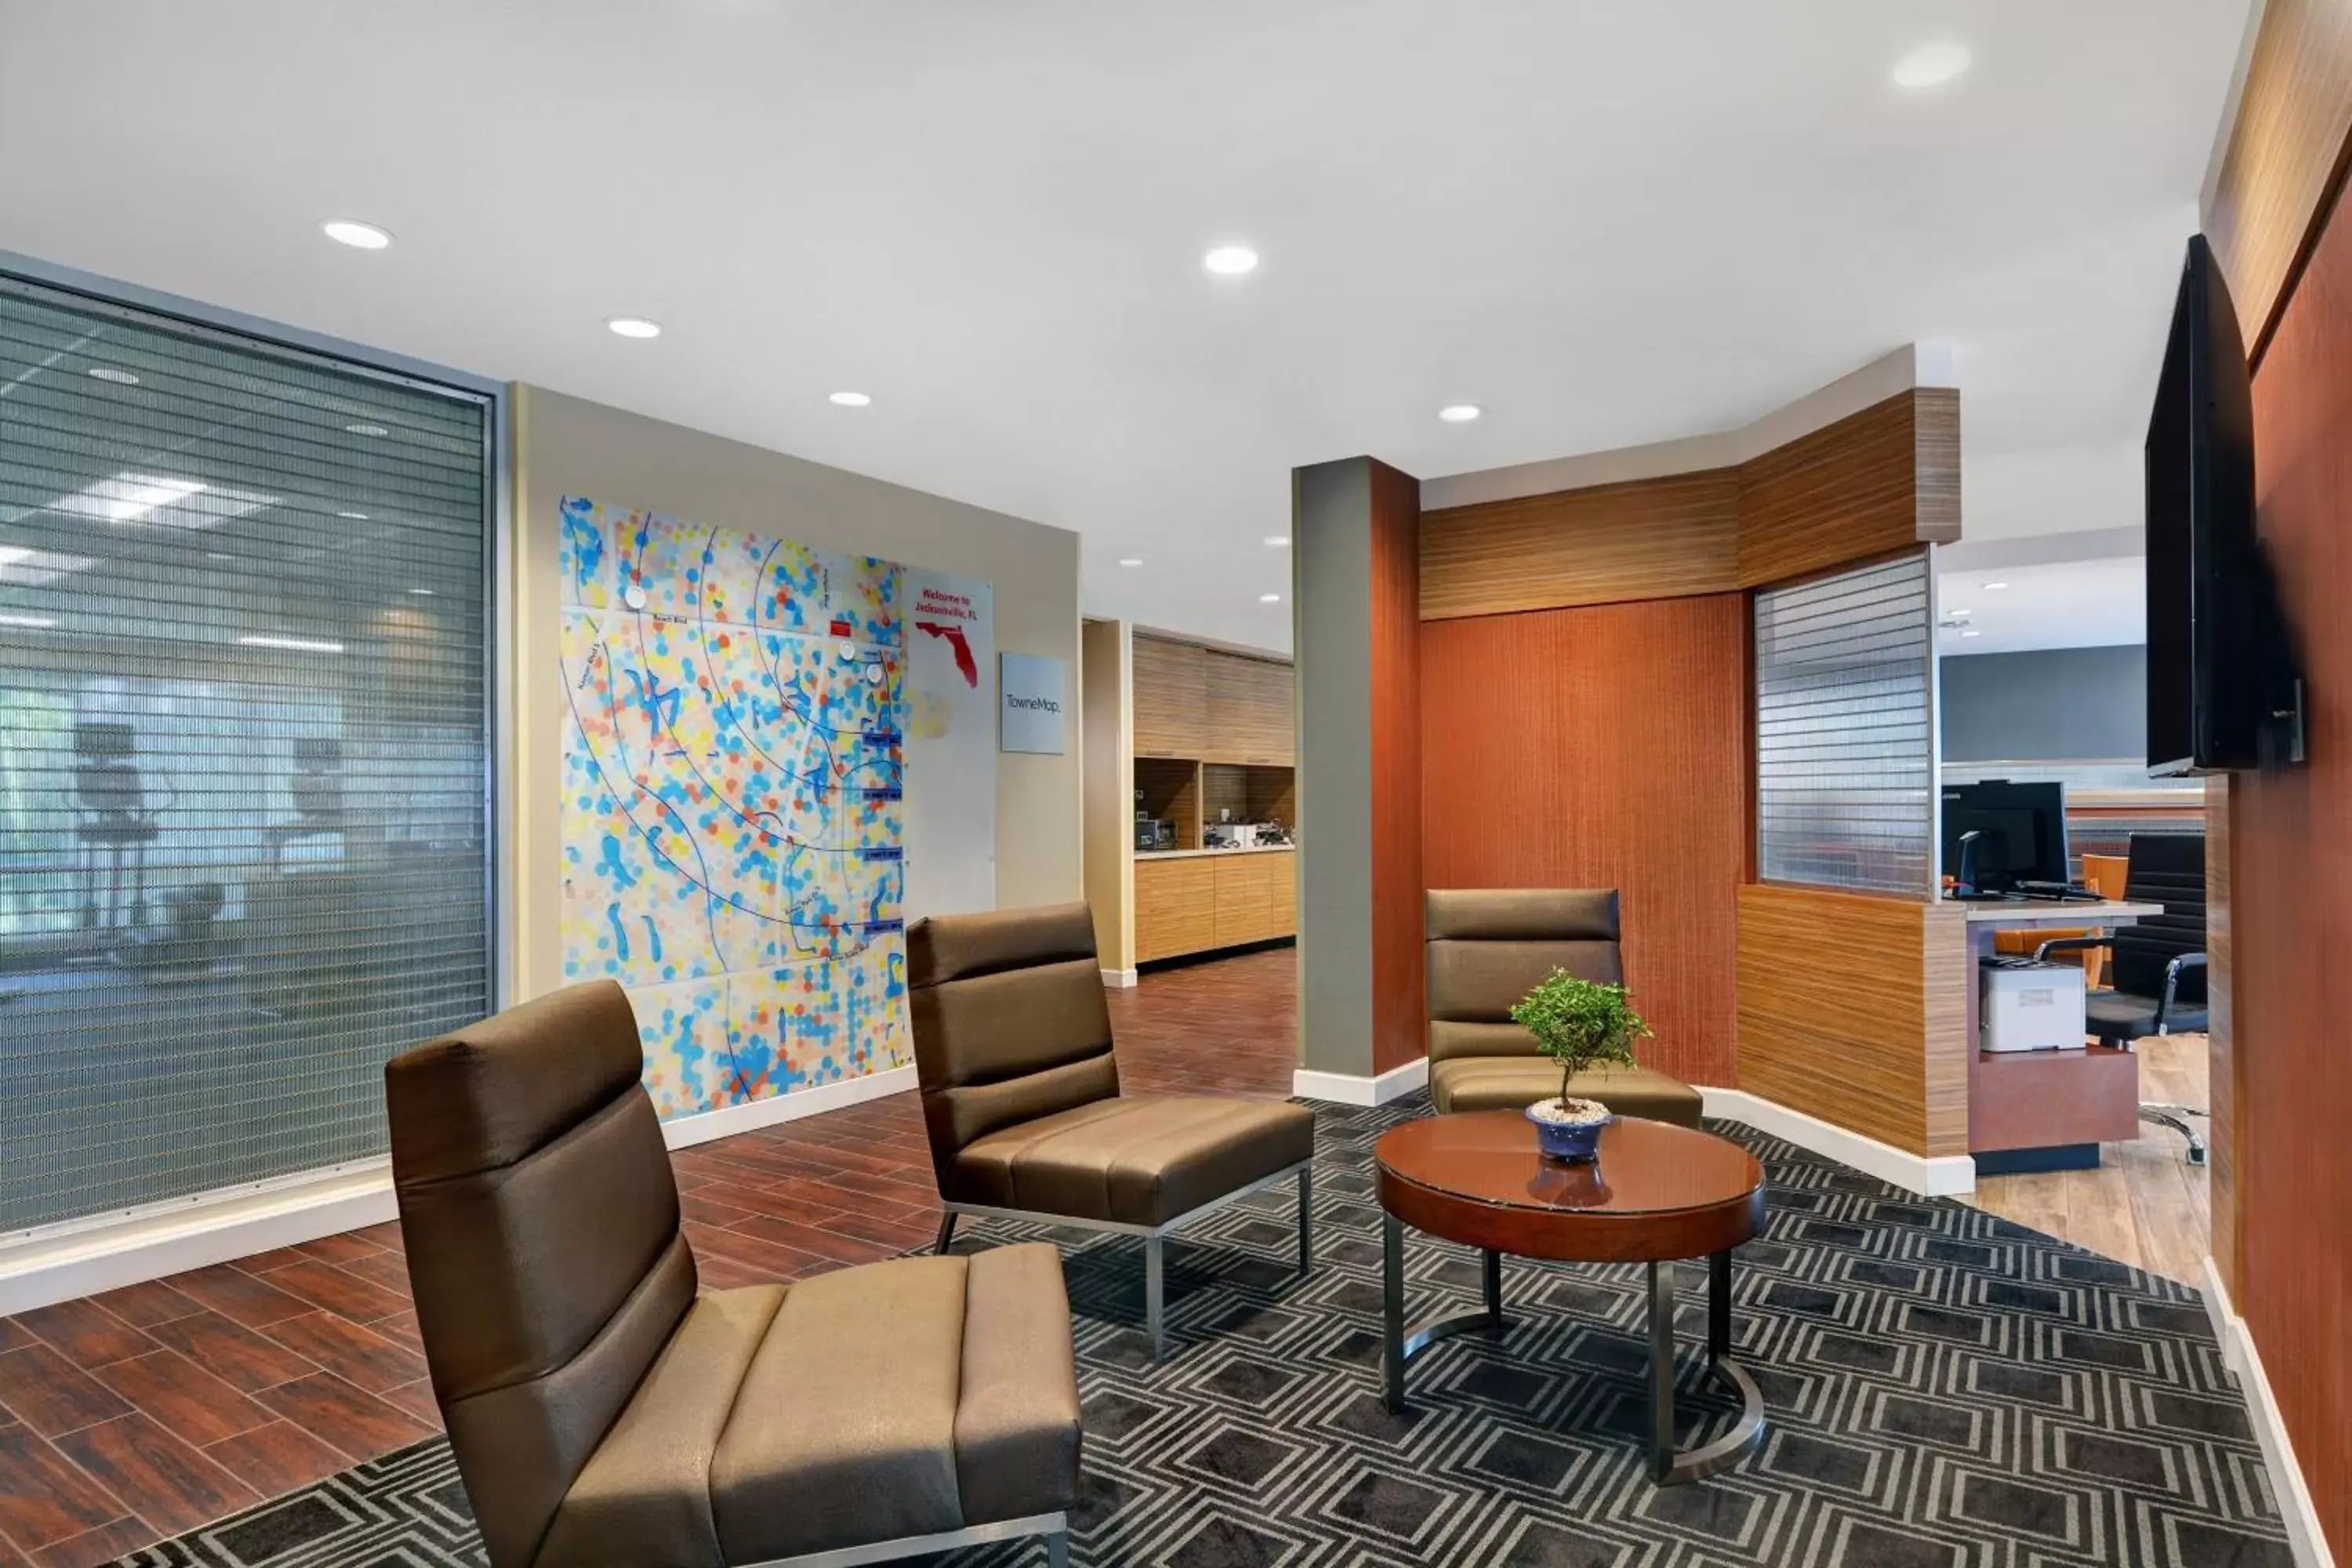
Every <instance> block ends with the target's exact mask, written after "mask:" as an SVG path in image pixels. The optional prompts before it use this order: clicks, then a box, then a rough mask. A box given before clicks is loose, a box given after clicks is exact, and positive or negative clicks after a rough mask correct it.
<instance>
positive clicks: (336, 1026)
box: [0, 278, 491, 1235]
mask: <svg viewBox="0 0 2352 1568" xmlns="http://www.w3.org/2000/svg"><path fill="white" fill-rule="evenodd" d="M490 416H491V405H489V403H488V400H487V399H484V398H482V397H479V396H477V395H470V394H464V393H458V392H456V391H453V390H450V389H442V388H435V387H431V386H427V385H425V384H420V383H415V382H412V381H407V380H404V379H400V378H394V377H391V376H388V375H383V374H375V373H373V372H369V371H366V370H363V369H362V368H359V367H356V366H352V365H348V364H343V363H337V362H332V361H330V360H326V359H323V358H320V357H317V356H311V355H306V354H300V353H294V352H291V351H285V350H279V349H277V348H274V347H270V346H268V345H264V344H261V343H258V342H251V341H247V340H244V339H239V338H235V337H233V336H230V335H228V334H225V333H220V332H215V331H210V330H207V329H202V328H196V327H191V326H187V325H184V324H181V323H176V322H172V321H164V320H161V319H158V318H153V317H149V316H144V315H142V314H138V313H136V312H131V311H126V310H118V309H115V308H113V307H111V306H108V305H104V304H100V303H98V302H94V301H89V300H81V299H79V298H78V297H74V296H70V295H66V294H61V293H57V292H53V291H50V290H47V289H41V288H38V287H37V286H34V285H31V284H27V283H23V282H19V281H17V280H15V279H5V278H0V1151H5V1154H0V1235H5V1234H6V1233H9V1232H15V1231H21V1230H24V1229H26V1228H28V1227H32V1226H42V1225H46V1224H50V1223H53V1222H57V1221H62V1220H70V1219H76V1218H80V1217H84V1216H89V1215H99V1214H105V1213H111V1212H115V1211H119V1210H123V1209H127V1208H135V1207H139V1206H142V1205H149V1204H153V1203H157V1202H162V1201H164V1200H170V1199H175V1198H183V1197H186V1196H188V1195H190V1194H198V1193H203V1192H207V1191H211V1190H214V1189H218V1188H223V1187H229V1186H235V1185H239V1184H247V1183H251V1182H256V1181H262V1180H267V1179H268V1178H272V1177H278V1176H284V1175H288V1174H291V1173H299V1172H303V1171H310V1170H316V1169H319V1168H320V1167H323V1166H328V1165H332V1164H337V1163H342V1162H345V1161H350V1160H354V1159H359V1158H363V1157H366V1156H371V1155H375V1154H380V1153H382V1152H383V1149H384V1126H383V1063H384V1061H385V1060H386V1059H387V1058H389V1057H391V1056H393V1055H394V1054H395V1053H396V1052H397V1051H399V1050H400V1049H402V1048H404V1047H406V1046H408V1045H411V1044H413V1043H415V1042H416V1041H417V1040H420V1039H423V1038H425V1037H429V1036H431V1035H433V1034H436V1033H437V1032H440V1031H442V1030H444V1029H446V1028H448V1027H450V1026H454V1025H457V1024H459V1023H461V1022H464V1021H466V1020H468V1019H471V1018H475V1017H478V1016H481V1015H482V1014H483V1013H485V1012H486V1011H488V1005H489V966H488V854H487V847H488V745H487V739H486V729H485V711H486V710H485V666H486V657H487V647H488V644H487V637H488V625H487V605H488V573H487V571H486V569H485V542H486V538H487V531H488V478H489V465H490V446H489V442H490Z"/></svg>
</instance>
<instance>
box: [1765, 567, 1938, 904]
mask: <svg viewBox="0 0 2352 1568" xmlns="http://www.w3.org/2000/svg"><path fill="white" fill-rule="evenodd" d="M1929 616H1930V605H1929V602H1928V580H1927V558H1926V556H1925V555H1924V554H1922V555H1916V556H1911V557H1908V558H1906V559H1904V560H1901V561H1895V562H1889V563H1886V564H1885V565H1881V566H1868V567H1864V568H1863V569H1862V570H1860V571H1856V572H1845V573H1841V574H1838V575H1837V576H1834V577H1829V578H1824V579H1822V580H1821V581H1819V582H1813V583H1806V584H1801V585H1799V586H1796V587H1791V588H1771V589H1767V590H1765V591H1763V592H1761V593H1759V594H1758V595H1756V850H1757V861H1758V866H1759V870H1760V871H1761V873H1762V875H1763V876H1764V877H1766V878H1767V879H1771V880H1775V881H1784V882H1812V883H1820V884H1824V885H1827V886H1831V887H1839V888H1869V889H1884V890H1886V891H1889V892H1903V893H1916V894H1919V895H1922V896H1924V895H1926V894H1927V892H1928V891H1929V889H1930V887H1931V885H1932V878H1933V874H1934V867H1935V863H1936V855H1935V842H1934V833H1935V828H1934V822H1935V816H1934V813H1935V796H1934V784H1935V732H1934V721H1935V712H1934V707H1933V690H1932V688H1933V683H1934V679H1935V678H1934V672H1933V669H1932V667H1931V665H1930V662H1929V651H1930V649H1929V638H1930V627H1929V625H1928V621H1929Z"/></svg>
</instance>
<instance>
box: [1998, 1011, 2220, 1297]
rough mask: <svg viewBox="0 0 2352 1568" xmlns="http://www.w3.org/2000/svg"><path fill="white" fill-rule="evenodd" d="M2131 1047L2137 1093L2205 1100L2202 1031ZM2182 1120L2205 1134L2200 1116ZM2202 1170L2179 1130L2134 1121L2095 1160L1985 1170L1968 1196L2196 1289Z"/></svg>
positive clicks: (2203, 1215) (2208, 1222) (2206, 1226)
mask: <svg viewBox="0 0 2352 1568" xmlns="http://www.w3.org/2000/svg"><path fill="white" fill-rule="evenodd" d="M2132 1048H2133V1050H2134V1051H2135V1052H2136V1053H2137V1055H2138V1057H2139V1097H2140V1099H2141V1100H2159V1101H2168V1102H2169V1103H2171V1104H2174V1105H2193V1106H2200V1107H2203V1106H2206V1105H2209V1104H2210V1100H2209V1099H2208V1092H2209V1091H2208V1089H2207V1079H2206V1052H2205V1037H2204V1036H2202V1035H2170V1036H2164V1037H2156V1038H2151V1039H2146V1040H2141V1041H2139V1042H2137V1044H2136V1045H2135V1046H2134V1047H2132ZM2190 1125H2191V1126H2193V1127H2197V1128H2198V1129H2199V1130H2200V1131H2206V1132H2207V1135H2208V1136H2209V1137H2210V1123H2207V1122H2199V1121H2192V1122H2191V1123H2190ZM2206 1170H2207V1167H2205V1166H2203V1165H2192V1164H2190V1163H2189V1154H2188V1144H2187V1143H2186V1142H2185V1141H2184V1140H2183V1139H2182V1138H2181V1136H2180V1134H2179V1133H2178V1132H2175V1131H2172V1130H2171V1129H2170V1128H2168V1127H2155V1126H2151V1125H2149V1124H2147V1123H2146V1122H2142V1123H2141V1124H2140V1135H2139V1136H2138V1137H2137V1138H2136V1139H2134V1140H2133V1141H2131V1142H2127V1143H2105V1144H2102V1145H2100V1148H2099V1165H2098V1168H2097V1169H2096V1170H2091V1171H2050V1172H2045V1173H2040V1174H2037V1175H2030V1176H1986V1177H1982V1178H1980V1179H1979V1181H1978V1182H1977V1190H1976V1195H1975V1197H1974V1198H1972V1199H1970V1200H1969V1201H1970V1202H1973V1203H1974V1204H1976V1205H1977V1206H1978V1207H1979V1208H1983V1209H1988V1210H1990V1211H1991V1212H1992V1213H1994V1214H1997V1215H2000V1216H2001V1217H2002V1218H2004V1219H2013V1220H2015V1221H2016V1222H2017V1223H2018V1224H2020V1225H2024V1226H2032V1227H2033V1228H2034V1229H2035V1230H2038V1231H2041V1232H2042V1233H2043V1234H2045V1235H2048V1236H2054V1237H2059V1238H2060V1239H2061V1240H2063V1241H2071V1242H2073V1243H2074V1245H2075V1246H2077V1247H2089V1248H2090V1249H2091V1250H2092V1251H2094V1252H2104V1253H2105V1254H2106V1255H2107V1256H2108V1257H2109V1258H2115V1259H2116V1260H2117V1261H2119V1262H2123V1263H2128V1264H2131V1265H2132V1266H2133V1267H2134V1268H2145V1269H2147V1271H2148V1272H2149V1273H2151V1274H2161V1275H2163V1276H2165V1277H2166V1278H2167V1279H2178V1280H2179V1281H2180V1282H2181V1283H2182V1284H2184V1285H2190V1286H2194V1287H2196V1288H2197V1289H2200V1290H2201V1289H2204V1288H2205V1278H2204V1276H2205V1253H2206V1250H2207V1248H2208V1247H2210V1245H2211V1243H2210V1237H2211V1236H2212V1209H2211V1206H2210V1202H2209V1197H2210V1187H2209V1185H2208V1184H2207V1181H2206Z"/></svg>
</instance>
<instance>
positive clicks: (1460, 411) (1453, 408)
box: [1437, 403, 1486, 425]
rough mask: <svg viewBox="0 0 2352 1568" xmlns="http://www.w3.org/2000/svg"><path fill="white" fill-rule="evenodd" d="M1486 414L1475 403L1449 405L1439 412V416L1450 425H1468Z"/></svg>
mask: <svg viewBox="0 0 2352 1568" xmlns="http://www.w3.org/2000/svg"><path fill="white" fill-rule="evenodd" d="M1484 413H1486V410H1485V409H1483V408H1481V407H1479V406H1478V405H1476V404H1475V403H1449V404H1447V405H1445V406H1444V407H1443V408H1441V409H1439V410H1438V411H1437V416H1438V417H1439V418H1440V419H1443V420H1444V421H1445V422H1446V423H1447V424H1448V425H1467V424H1469V423H1470V421H1472V420H1473V419H1475V418H1477V417H1478V416H1480V415H1481V414H1484Z"/></svg>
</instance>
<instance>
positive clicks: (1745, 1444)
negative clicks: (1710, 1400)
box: [1381, 1214, 1765, 1486]
mask: <svg viewBox="0 0 2352 1568" xmlns="http://www.w3.org/2000/svg"><path fill="white" fill-rule="evenodd" d="M1481 1258H1482V1260H1483V1262H1484V1264H1485V1275H1486V1279H1485V1284H1486V1291H1485V1294H1486V1304H1485V1310H1481V1311H1476V1312H1463V1313H1460V1314H1457V1315H1456V1316H1454V1317H1451V1318H1442V1319H1440V1320H1438V1321H1436V1322H1433V1323H1431V1324H1428V1325H1426V1326H1425V1327H1423V1328H1420V1329H1416V1330H1414V1331H1412V1333H1410V1334H1408V1333H1406V1332H1405V1328H1404V1225H1403V1223H1402V1221H1400V1220H1399V1219H1398V1218H1397V1217H1396V1216H1395V1215H1391V1214H1383V1215H1381V1263H1382V1266H1383V1267H1382V1271H1381V1330H1382V1333H1381V1339H1382V1349H1383V1350H1384V1352H1385V1354H1384V1355H1383V1356H1382V1358H1381V1365H1382V1371H1383V1376H1384V1387H1383V1390H1382V1392H1383V1394H1384V1395H1385V1397H1386V1400H1387V1404H1388V1407H1389V1409H1390V1410H1391V1411H1393V1412H1395V1413H1396V1414H1398V1415H1402V1414H1403V1413H1404V1409H1405V1400H1404V1369H1405V1363H1408V1362H1410V1361H1412V1359H1413V1357H1415V1356H1417V1355H1419V1354H1420V1353H1421V1352H1423V1351H1425V1350H1427V1349H1429V1348H1430V1347H1431V1346H1432V1345H1434V1344H1437V1343H1439V1342H1442V1341H1444V1340H1449V1339H1452V1338H1453V1337H1454V1335H1456V1334H1465V1333H1475V1332H1480V1331H1489V1332H1500V1331H1502V1330H1503V1329H1504V1328H1506V1327H1507V1326H1508V1321H1507V1319H1505V1318H1504V1316H1503V1258H1502V1255H1501V1254H1500V1253H1497V1252H1482V1253H1481ZM1706 1262H1707V1293H1706V1295H1707V1300H1706V1359H1707V1365H1708V1366H1709V1367H1710V1368H1711V1369H1712V1370H1713V1371H1715V1372H1716V1373H1719V1374H1721V1375H1722V1376H1723V1377H1724V1378H1725V1379H1726V1380H1727V1381H1728V1382H1729V1383H1730V1384H1731V1385H1732V1386H1733V1387H1734V1388H1736V1389H1738V1391H1739V1398H1740V1406H1741V1409H1740V1415H1739V1421H1738V1424H1737V1425H1736V1426H1733V1427H1732V1428H1731V1430H1730V1431H1728V1432H1726V1433H1725V1434H1724V1435H1723V1436H1720V1437H1717V1439H1716V1440H1715V1441H1714V1442H1712V1443H1709V1444H1707V1445H1706V1446H1705V1447H1698V1448H1692V1449H1689V1450H1686V1451H1685V1450H1683V1449H1678V1448H1676V1447H1675V1265H1674V1263H1672V1262H1671V1261H1667V1262H1659V1263H1652V1264H1649V1265H1648V1266H1647V1268H1648V1270H1649V1320H1650V1479H1653V1480H1654V1481H1656V1482H1657V1483H1658V1484H1659V1485H1661V1486H1677V1485H1680V1484H1682V1483H1684V1482H1686V1481H1697V1480H1704V1479H1706V1478H1707V1477H1709V1476H1712V1475H1715V1474H1717V1473H1718V1472H1719V1471H1722V1470H1726V1469H1728V1468H1730V1467H1731V1466H1733V1465H1735V1464H1738V1462H1739V1461H1740V1460H1741V1459H1743V1458H1747V1457H1748V1455H1749V1454H1752V1453H1754V1452H1755V1451H1756V1449H1757V1448H1758V1447H1759V1446H1760V1445H1761V1444H1762V1443H1763V1441H1764V1428H1765V1421H1764V1394H1763V1391H1762V1390H1760V1389H1759V1388H1758V1387H1757V1386H1756V1380H1755V1379H1754V1378H1752V1377H1750V1376H1749V1375H1748V1370H1747V1369H1746V1368H1745V1367H1743V1366H1741V1365H1740V1364H1739V1363H1738V1362H1735V1361H1733V1360H1732V1359H1731V1254H1730V1253H1729V1252H1727V1251H1726V1252H1718V1253H1716V1254H1714V1255H1713V1256H1711V1257H1710V1258H1707V1260H1706Z"/></svg>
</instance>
